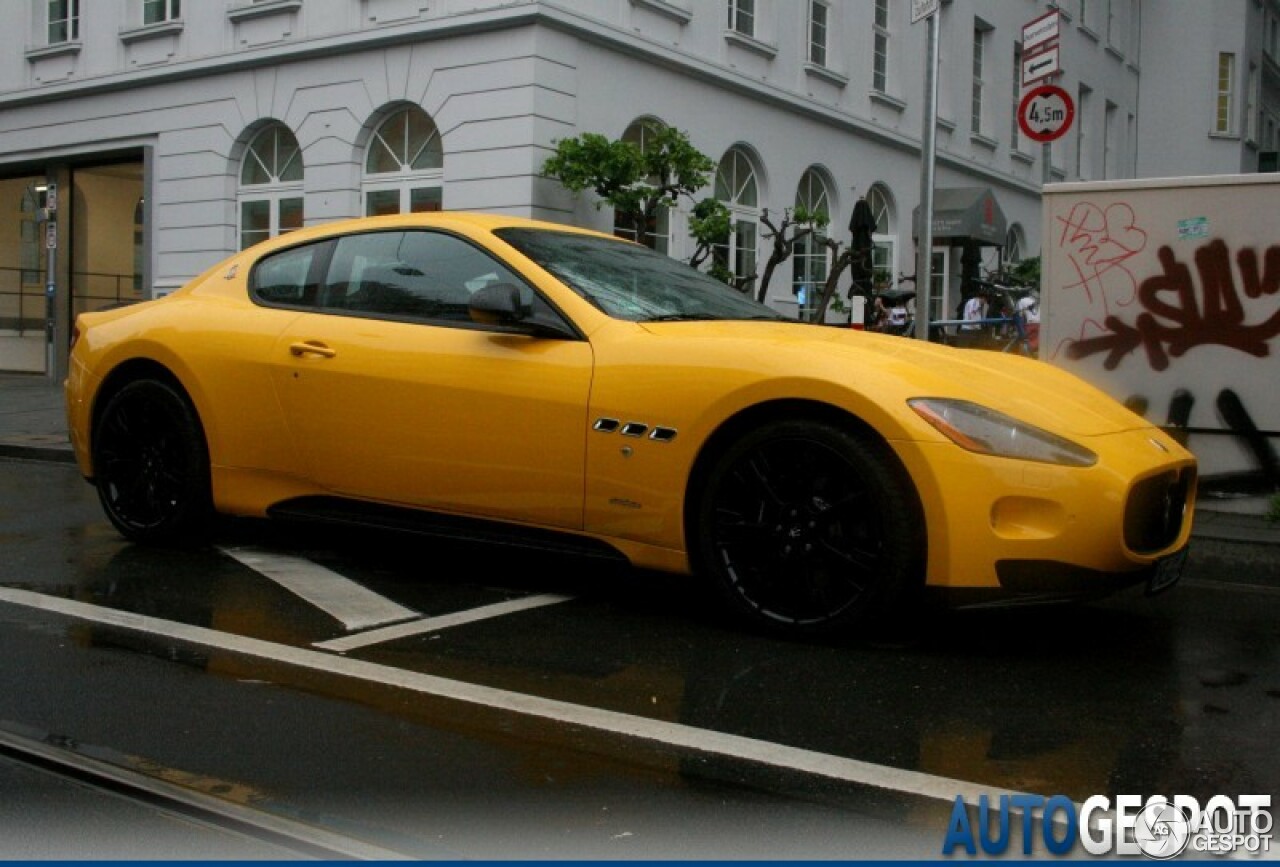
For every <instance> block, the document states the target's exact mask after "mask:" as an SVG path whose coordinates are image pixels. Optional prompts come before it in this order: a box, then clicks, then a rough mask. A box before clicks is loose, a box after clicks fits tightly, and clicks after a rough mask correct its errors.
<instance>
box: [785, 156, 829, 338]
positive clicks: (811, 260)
mask: <svg viewBox="0 0 1280 867" xmlns="http://www.w3.org/2000/svg"><path fill="white" fill-rule="evenodd" d="M801 206H803V207H804V208H805V209H807V210H808V211H809V212H810V213H813V214H822V215H824V216H826V217H827V218H828V220H829V219H830V218H831V190H830V188H829V187H828V185H827V181H826V179H825V178H824V177H823V174H822V172H820V171H818V170H817V169H815V168H814V167H813V166H810V167H809V168H807V169H805V172H804V174H803V175H801V177H800V185H799V186H798V187H796V208H797V209H798V208H800V207H801ZM828 225H830V223H828ZM826 236H827V230H826V228H825V227H822V226H815V227H814V229H813V231H812V232H810V233H809V234H808V235H805V236H804V237H803V238H801V239H800V240H799V241H797V242H796V243H795V244H794V246H793V247H792V268H791V294H792V295H793V296H795V297H796V298H799V297H800V293H799V290H800V287H801V286H802V285H807V286H809V293H810V294H809V296H808V297H807V298H806V299H805V303H804V304H803V305H801V306H800V309H799V314H800V318H801V319H805V320H808V319H810V318H811V314H812V312H813V304H814V302H815V301H816V300H817V296H818V295H819V293H821V291H822V289H823V287H825V286H826V285H827V277H828V276H829V275H830V274H831V251H830V250H829V249H828V248H827V245H826V244H825V243H823V239H825V238H826Z"/></svg>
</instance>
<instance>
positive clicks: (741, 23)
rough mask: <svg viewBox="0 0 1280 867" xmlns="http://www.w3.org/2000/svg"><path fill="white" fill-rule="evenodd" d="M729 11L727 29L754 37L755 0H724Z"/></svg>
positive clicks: (756, 11)
mask: <svg viewBox="0 0 1280 867" xmlns="http://www.w3.org/2000/svg"><path fill="white" fill-rule="evenodd" d="M725 5H726V8H727V9H728V11H729V22H728V29H729V30H730V31H732V32H734V33H738V34H741V35H742V36H747V37H750V38H752V39H755V38H756V15H757V13H758V10H757V9H756V0H726V4H725Z"/></svg>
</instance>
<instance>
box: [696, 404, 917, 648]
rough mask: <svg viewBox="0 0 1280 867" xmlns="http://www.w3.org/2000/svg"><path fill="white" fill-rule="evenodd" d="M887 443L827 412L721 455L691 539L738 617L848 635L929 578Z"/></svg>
mask: <svg viewBox="0 0 1280 867" xmlns="http://www.w3.org/2000/svg"><path fill="white" fill-rule="evenodd" d="M886 452H887V447H885V446H883V445H881V444H878V443H873V442H871V441H870V440H869V439H867V438H864V437H862V436H858V435H855V434H853V433H850V432H848V431H846V430H843V429H841V428H839V427H836V426H833V425H831V424H828V423H825V422H820V421H811V420H788V421H778V422H771V423H769V424H766V425H763V426H761V427H760V428H757V429H756V430H754V431H752V432H750V433H749V434H747V435H746V436H744V437H743V438H742V439H741V440H739V441H738V442H737V443H735V444H734V445H733V446H731V447H730V448H729V449H728V450H726V451H725V453H724V454H723V455H721V457H720V458H719V460H718V461H717V462H716V464H715V466H714V467H713V468H712V469H711V471H710V473H709V475H708V478H707V484H706V485H705V487H704V489H703V491H702V496H701V500H700V504H699V509H698V512H697V522H698V523H697V527H696V531H695V533H694V534H691V538H694V539H696V540H697V553H696V555H695V556H696V557H697V558H698V563H699V565H700V567H701V569H702V570H703V571H704V572H705V573H706V574H707V575H708V576H709V577H710V578H711V579H712V581H713V583H714V584H715V586H716V587H717V588H718V589H719V590H720V593H721V596H722V597H723V598H724V599H726V600H727V602H728V604H729V607H730V609H731V610H732V611H733V612H735V613H736V614H737V616H739V617H740V618H742V619H743V620H744V621H745V622H746V623H747V624H748V625H750V626H753V627H756V628H763V629H764V630H765V631H769V632H774V633H778V634H783V635H788V636H793V637H817V636H827V635H833V634H843V635H849V634H851V633H852V632H853V631H854V630H855V628H856V627H858V626H859V625H861V624H865V623H867V622H868V621H872V620H876V619H878V618H879V617H881V616H882V615H883V616H887V615H889V614H890V613H894V614H896V613H898V612H899V611H900V610H901V608H902V606H904V605H905V604H906V603H907V602H908V601H909V600H910V599H911V598H912V596H913V594H914V591H915V590H917V589H919V588H920V587H922V586H923V573H924V565H923V564H924V557H925V533H924V528H923V526H922V519H921V518H920V516H919V509H918V508H917V506H916V500H915V494H914V492H913V491H911V490H910V489H909V487H908V485H907V484H906V483H905V482H904V478H905V474H904V473H902V472H901V471H898V470H896V468H895V467H894V464H893V458H892V456H891V455H889V454H886Z"/></svg>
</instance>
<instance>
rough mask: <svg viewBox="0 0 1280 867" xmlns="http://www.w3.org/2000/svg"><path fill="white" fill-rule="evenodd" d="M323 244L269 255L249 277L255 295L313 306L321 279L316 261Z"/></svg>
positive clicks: (267, 301)
mask: <svg viewBox="0 0 1280 867" xmlns="http://www.w3.org/2000/svg"><path fill="white" fill-rule="evenodd" d="M320 249H321V245H320V244H307V245H306V246H303V247H293V248H291V249H289V250H282V251H280V252H279V253H274V254H272V255H270V256H267V257H266V258H264V259H263V260H262V261H260V262H258V264H257V265H256V266H255V267H254V269H253V274H252V276H251V277H250V280H249V286H250V290H251V291H252V292H253V294H254V297H255V298H257V299H258V300H260V301H262V302H264V303H267V304H284V305H288V306H298V307H309V306H311V305H312V304H314V303H315V299H316V290H317V283H316V279H315V275H314V274H313V273H312V270H313V269H312V264H313V263H314V262H315V258H316V255H317V253H318V251H319V250H320Z"/></svg>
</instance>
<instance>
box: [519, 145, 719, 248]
mask: <svg viewBox="0 0 1280 867" xmlns="http://www.w3.org/2000/svg"><path fill="white" fill-rule="evenodd" d="M715 167H716V164H715V163H714V162H713V161H712V160H711V158H710V157H708V156H706V155H705V154H703V153H702V152H701V151H699V150H698V149H697V148H695V147H694V146H693V145H692V144H691V143H690V142H689V137H688V136H687V135H685V133H683V132H681V131H680V130H678V129H673V128H671V127H666V126H660V125H658V124H652V125H650V126H648V127H646V129H645V138H644V147H643V148H641V147H640V146H639V145H637V144H636V143H635V142H631V141H625V140H622V139H619V140H617V141H610V140H609V139H608V138H606V137H605V136H603V135H600V134H599V133H592V132H587V133H583V134H582V135H580V136H575V137H573V138H567V139H561V140H560V141H558V142H557V143H556V151H555V153H554V154H552V155H551V156H550V157H548V158H547V160H546V161H545V162H544V163H543V164H542V173H543V174H544V175H545V176H547V177H549V178H554V179H555V180H558V181H559V182H560V183H561V184H563V185H564V186H565V188H566V189H569V190H571V191H573V192H575V193H578V192H581V191H583V190H588V189H589V190H592V191H593V192H595V194H596V195H597V196H599V197H600V198H599V201H597V202H596V207H597V208H599V207H601V206H602V205H604V204H609V205H612V206H613V209H614V219H615V222H616V224H617V225H619V226H621V227H623V228H625V229H629V230H633V231H634V232H635V237H636V240H637V241H639V242H640V243H642V244H645V245H646V246H648V247H653V246H654V245H655V240H656V239H655V237H654V232H653V228H654V226H656V225H657V218H658V213H659V209H661V208H669V207H671V206H673V205H675V204H676V202H677V201H679V199H680V197H681V196H685V197H688V198H690V199H692V198H693V194H694V193H695V192H696V191H697V190H699V189H702V188H703V187H705V186H706V185H707V179H708V177H709V175H710V173H711V172H712V171H714V170H715Z"/></svg>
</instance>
